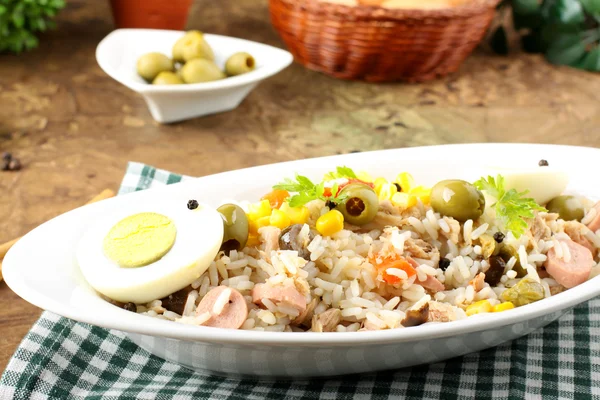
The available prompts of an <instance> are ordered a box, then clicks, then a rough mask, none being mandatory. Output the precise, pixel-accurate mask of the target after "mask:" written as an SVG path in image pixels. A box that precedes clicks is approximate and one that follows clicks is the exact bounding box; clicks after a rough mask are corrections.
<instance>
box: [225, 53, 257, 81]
mask: <svg viewBox="0 0 600 400" xmlns="http://www.w3.org/2000/svg"><path fill="white" fill-rule="evenodd" d="M254 68H256V61H254V57H252V56H251V55H250V54H248V53H243V52H242V53H235V54H234V55H232V56H231V57H229V58H228V59H227V62H225V73H227V75H229V76H234V75H241V74H245V73H246V72H250V71H254Z"/></svg>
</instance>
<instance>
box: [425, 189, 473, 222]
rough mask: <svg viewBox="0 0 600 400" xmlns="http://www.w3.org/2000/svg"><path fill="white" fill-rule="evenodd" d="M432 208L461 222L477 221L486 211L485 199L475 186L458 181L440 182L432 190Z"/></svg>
mask: <svg viewBox="0 0 600 400" xmlns="http://www.w3.org/2000/svg"><path fill="white" fill-rule="evenodd" d="M431 207H433V209H434V210H435V211H436V212H439V213H440V214H441V215H444V216H446V217H452V218H454V219H455V220H457V221H459V222H465V221H467V220H469V219H472V220H476V219H477V218H479V217H481V215H482V214H483V211H484V210H485V198H484V197H483V193H481V192H480V191H479V190H477V188H476V187H475V186H473V185H472V184H470V183H469V182H466V181H461V180H458V179H454V180H446V181H441V182H438V183H437V184H436V185H435V186H434V187H433V188H432V189H431Z"/></svg>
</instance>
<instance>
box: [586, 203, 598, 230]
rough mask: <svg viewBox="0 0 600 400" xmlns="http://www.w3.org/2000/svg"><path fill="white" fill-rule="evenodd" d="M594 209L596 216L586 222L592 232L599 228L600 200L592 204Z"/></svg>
mask: <svg viewBox="0 0 600 400" xmlns="http://www.w3.org/2000/svg"><path fill="white" fill-rule="evenodd" d="M594 210H596V216H595V217H594V219H593V220H592V221H591V222H589V223H588V224H587V227H588V228H590V230H591V231H592V232H596V231H597V230H598V229H600V201H599V202H598V203H596V204H595V205H594Z"/></svg>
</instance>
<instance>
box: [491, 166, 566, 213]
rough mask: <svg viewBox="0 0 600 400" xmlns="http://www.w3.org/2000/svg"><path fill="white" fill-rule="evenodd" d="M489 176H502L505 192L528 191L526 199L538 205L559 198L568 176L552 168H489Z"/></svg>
mask: <svg viewBox="0 0 600 400" xmlns="http://www.w3.org/2000/svg"><path fill="white" fill-rule="evenodd" d="M490 172H491V173H490V175H492V176H494V177H495V176H496V174H501V175H502V176H504V184H505V188H506V190H510V189H516V190H517V191H518V192H524V191H526V190H527V191H529V193H527V197H531V198H533V199H534V200H535V201H536V203H538V204H542V205H544V204H546V203H548V202H549V201H550V200H552V199H553V198H555V197H557V196H560V195H561V194H562V193H563V192H564V191H565V189H566V188H567V185H568V183H569V175H568V174H567V173H566V172H564V171H562V170H559V169H556V168H553V167H534V168H503V167H500V168H491V171H490Z"/></svg>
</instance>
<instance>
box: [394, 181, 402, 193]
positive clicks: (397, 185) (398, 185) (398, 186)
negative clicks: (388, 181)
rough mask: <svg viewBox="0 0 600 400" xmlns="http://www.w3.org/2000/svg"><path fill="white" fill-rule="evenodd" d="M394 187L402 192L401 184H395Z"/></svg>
mask: <svg viewBox="0 0 600 400" xmlns="http://www.w3.org/2000/svg"><path fill="white" fill-rule="evenodd" d="M394 186H396V189H398V192H401V191H402V186H400V184H399V183H396V182H394Z"/></svg>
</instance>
